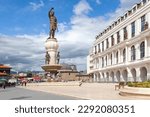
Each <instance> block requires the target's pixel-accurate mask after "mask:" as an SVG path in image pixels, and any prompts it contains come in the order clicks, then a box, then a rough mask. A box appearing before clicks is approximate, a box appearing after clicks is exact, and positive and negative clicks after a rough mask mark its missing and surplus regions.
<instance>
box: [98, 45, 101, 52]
mask: <svg viewBox="0 0 150 117" xmlns="http://www.w3.org/2000/svg"><path fill="white" fill-rule="evenodd" d="M98 52H101V48H100V43H99V44H98Z"/></svg>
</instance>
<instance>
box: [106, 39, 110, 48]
mask: <svg viewBox="0 0 150 117" xmlns="http://www.w3.org/2000/svg"><path fill="white" fill-rule="evenodd" d="M106 48H109V41H108V39H106Z"/></svg>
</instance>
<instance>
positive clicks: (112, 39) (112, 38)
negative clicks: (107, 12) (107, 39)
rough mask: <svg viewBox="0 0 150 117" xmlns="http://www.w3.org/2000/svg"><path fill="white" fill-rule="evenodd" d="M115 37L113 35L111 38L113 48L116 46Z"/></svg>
mask: <svg viewBox="0 0 150 117" xmlns="http://www.w3.org/2000/svg"><path fill="white" fill-rule="evenodd" d="M114 41H115V40H114V37H113V35H112V36H111V46H114Z"/></svg>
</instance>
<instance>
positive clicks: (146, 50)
mask: <svg viewBox="0 0 150 117" xmlns="http://www.w3.org/2000/svg"><path fill="white" fill-rule="evenodd" d="M147 48H148V43H147V38H145V57H147V55H148V49H147Z"/></svg>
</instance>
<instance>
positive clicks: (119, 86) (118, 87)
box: [115, 82, 125, 90]
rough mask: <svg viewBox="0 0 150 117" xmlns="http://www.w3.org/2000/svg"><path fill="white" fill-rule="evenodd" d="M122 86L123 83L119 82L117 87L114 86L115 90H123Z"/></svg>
mask: <svg viewBox="0 0 150 117" xmlns="http://www.w3.org/2000/svg"><path fill="white" fill-rule="evenodd" d="M124 86H125V82H119V84H118V85H115V90H117V89H118V90H119V89H121V88H124Z"/></svg>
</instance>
